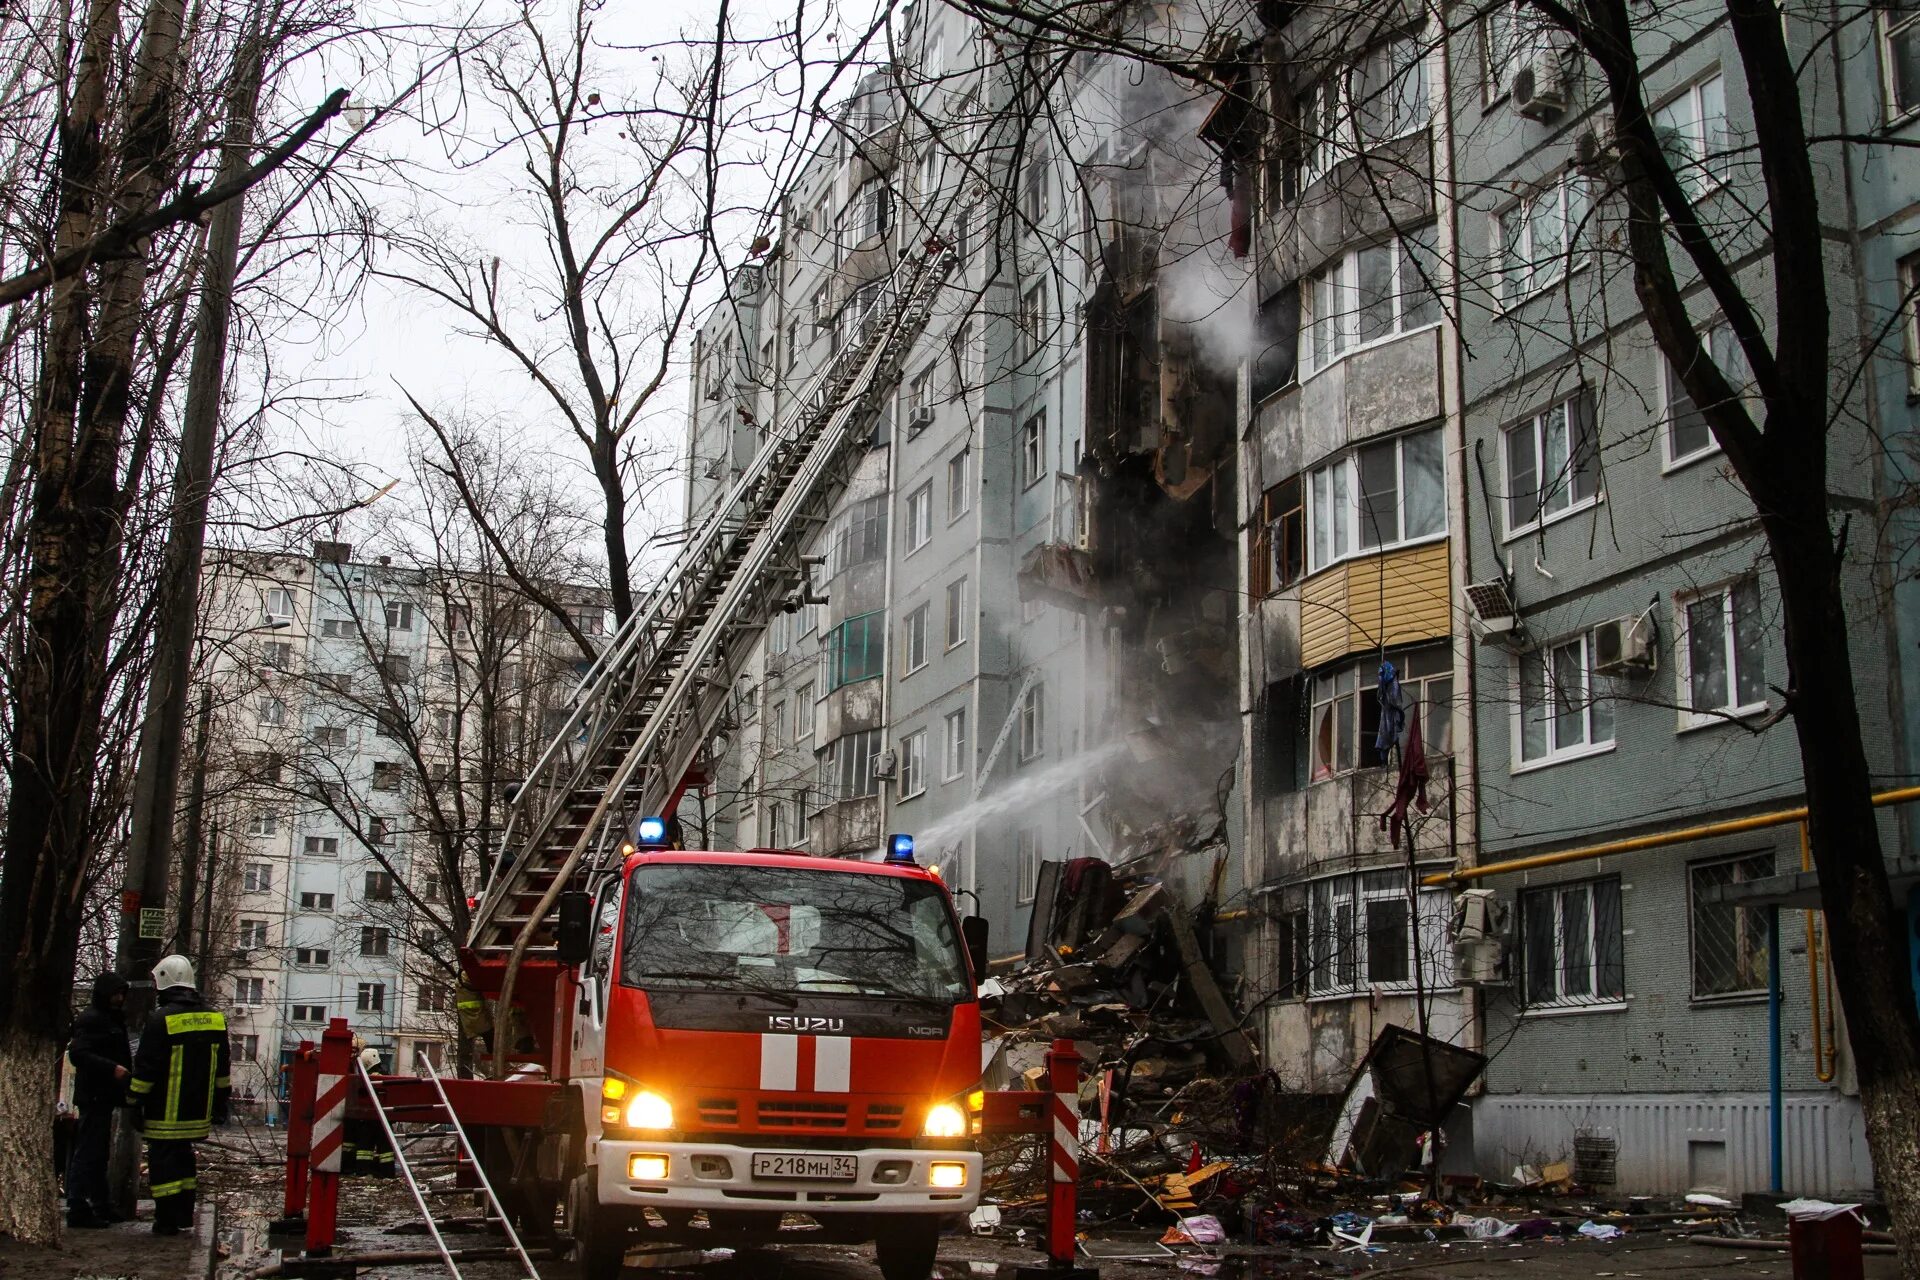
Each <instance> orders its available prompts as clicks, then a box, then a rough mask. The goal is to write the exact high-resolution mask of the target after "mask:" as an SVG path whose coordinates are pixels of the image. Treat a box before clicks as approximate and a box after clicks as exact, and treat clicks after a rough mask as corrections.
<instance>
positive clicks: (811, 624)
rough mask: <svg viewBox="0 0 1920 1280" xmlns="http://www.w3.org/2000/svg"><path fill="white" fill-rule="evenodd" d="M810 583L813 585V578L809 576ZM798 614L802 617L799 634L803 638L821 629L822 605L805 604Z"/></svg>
mask: <svg viewBox="0 0 1920 1280" xmlns="http://www.w3.org/2000/svg"><path fill="white" fill-rule="evenodd" d="M809 585H811V578H809ZM797 616H798V617H799V619H800V626H799V631H798V634H799V635H800V636H801V638H803V639H804V638H805V637H807V636H810V635H812V634H813V633H814V632H815V631H817V630H819V628H820V606H819V605H817V604H803V605H801V606H800V612H799V614H798V615H797Z"/></svg>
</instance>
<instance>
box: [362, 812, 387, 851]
mask: <svg viewBox="0 0 1920 1280" xmlns="http://www.w3.org/2000/svg"><path fill="white" fill-rule="evenodd" d="M389 835H390V832H389V831H388V829H387V820H386V819H385V818H381V817H372V818H368V819H367V843H368V844H373V845H381V844H385V843H386V842H387V839H388V836H389Z"/></svg>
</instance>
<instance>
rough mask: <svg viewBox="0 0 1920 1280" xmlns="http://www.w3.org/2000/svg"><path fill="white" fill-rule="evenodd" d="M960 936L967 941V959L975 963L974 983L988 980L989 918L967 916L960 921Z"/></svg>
mask: <svg viewBox="0 0 1920 1280" xmlns="http://www.w3.org/2000/svg"><path fill="white" fill-rule="evenodd" d="M960 936H961V937H962V938H964V939H966V943H967V959H968V960H970V961H971V962H972V963H973V981H974V983H975V985H978V984H980V983H982V982H985V981H986V980H987V918H986V917H985V916H967V917H965V918H963V919H962V920H961V921H960Z"/></svg>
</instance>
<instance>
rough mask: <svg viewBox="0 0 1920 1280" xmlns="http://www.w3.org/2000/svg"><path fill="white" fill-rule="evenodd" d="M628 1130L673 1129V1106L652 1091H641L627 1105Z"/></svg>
mask: <svg viewBox="0 0 1920 1280" xmlns="http://www.w3.org/2000/svg"><path fill="white" fill-rule="evenodd" d="M627 1128H629V1129H671V1128H673V1104H672V1103H671V1102H668V1101H667V1100H666V1099H665V1098H663V1097H661V1096H660V1095H659V1094H657V1093H654V1092H651V1091H650V1090H647V1089H642V1090H640V1092H638V1093H636V1094H634V1095H633V1099H632V1101H630V1102H628V1103H627Z"/></svg>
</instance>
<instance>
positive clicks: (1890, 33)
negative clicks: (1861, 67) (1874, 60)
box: [1875, 6, 1920, 126]
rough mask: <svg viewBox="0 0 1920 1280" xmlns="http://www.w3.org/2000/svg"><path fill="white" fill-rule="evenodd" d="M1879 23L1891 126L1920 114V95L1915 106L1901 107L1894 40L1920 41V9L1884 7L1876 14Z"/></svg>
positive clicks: (1882, 86)
mask: <svg viewBox="0 0 1920 1280" xmlns="http://www.w3.org/2000/svg"><path fill="white" fill-rule="evenodd" d="M1875 18H1876V20H1877V22H1878V25H1879V32H1878V36H1879V38H1878V40H1876V41H1875V45H1876V48H1877V50H1878V52H1879V55H1880V89H1881V92H1882V93H1883V94H1885V95H1886V105H1885V108H1884V110H1883V113H1882V114H1883V115H1884V116H1885V120H1886V123H1887V125H1889V126H1892V125H1897V124H1903V123H1905V122H1906V121H1908V120H1911V119H1913V118H1914V117H1915V116H1916V115H1920V95H1917V96H1916V97H1915V100H1914V102H1913V105H1911V106H1909V107H1906V108H1904V109H1902V107H1901V106H1900V86H1899V83H1898V81H1897V80H1896V79H1895V74H1894V64H1895V60H1894V56H1893V46H1894V41H1895V40H1896V39H1897V38H1899V37H1902V36H1904V37H1906V38H1908V39H1911V40H1915V41H1920V8H1915V9H1914V10H1913V11H1912V12H1909V13H1906V14H1899V13H1895V12H1894V11H1893V10H1892V8H1891V7H1890V6H1886V7H1881V9H1880V12H1879V13H1878V14H1876V15H1875Z"/></svg>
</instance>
